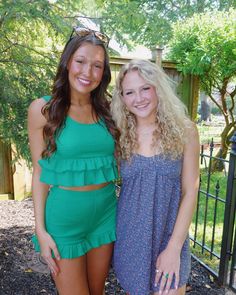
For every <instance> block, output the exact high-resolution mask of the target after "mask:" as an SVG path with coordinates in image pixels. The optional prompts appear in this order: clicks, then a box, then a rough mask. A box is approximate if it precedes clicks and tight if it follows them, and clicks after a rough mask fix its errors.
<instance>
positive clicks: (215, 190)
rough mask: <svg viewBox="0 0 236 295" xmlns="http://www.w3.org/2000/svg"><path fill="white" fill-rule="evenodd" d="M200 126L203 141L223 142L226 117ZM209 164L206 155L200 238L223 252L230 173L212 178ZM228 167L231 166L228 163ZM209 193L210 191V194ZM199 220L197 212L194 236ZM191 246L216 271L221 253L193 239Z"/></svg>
mask: <svg viewBox="0 0 236 295" xmlns="http://www.w3.org/2000/svg"><path fill="white" fill-rule="evenodd" d="M197 127H198V131H199V136H200V143H201V144H204V145H205V144H209V143H210V142H211V140H212V138H213V142H214V143H220V134H221V132H222V131H223V128H224V121H223V120H222V118H220V117H218V116H212V122H210V123H199V124H198V125H197ZM215 153H216V150H214V154H215ZM204 154H208V155H209V150H204ZM208 165H209V158H206V157H205V158H204V161H203V164H202V165H201V167H200V168H201V191H200V192H199V201H198V220H197V231H196V240H197V241H198V242H199V243H202V242H203V239H205V240H204V245H205V246H206V247H207V248H209V249H211V250H213V252H214V253H216V254H217V255H219V256H220V252H221V243H222V235H223V224H224V214H225V203H224V202H222V201H221V200H225V197H226V189H227V177H226V172H225V171H222V172H214V173H210V175H209V177H210V178H208V174H209V171H208ZM225 169H226V170H228V164H227V163H226V165H225ZM206 194H208V196H207V195H206ZM209 194H211V195H213V196H217V198H218V199H217V200H216V198H212V197H210V196H209ZM219 199H221V200H219ZM195 222H196V212H195V214H194V216H193V221H192V223H191V226H190V236H192V237H194V233H195ZM214 224H215V227H214ZM212 245H213V246H212ZM191 248H192V253H193V254H194V255H196V256H197V257H198V258H200V259H201V260H202V261H203V262H204V263H205V264H207V265H208V266H209V267H210V268H212V269H213V270H214V271H215V272H218V270H219V259H218V258H217V257H215V256H212V257H211V256H210V253H209V252H208V251H206V250H204V251H202V248H201V247H200V246H199V245H197V244H195V246H194V243H193V242H192V241H191Z"/></svg>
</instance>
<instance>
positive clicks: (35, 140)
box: [28, 99, 60, 274]
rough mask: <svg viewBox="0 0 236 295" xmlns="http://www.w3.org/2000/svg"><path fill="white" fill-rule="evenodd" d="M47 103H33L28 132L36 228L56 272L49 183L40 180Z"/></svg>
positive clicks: (46, 254) (39, 101) (36, 101)
mask: <svg viewBox="0 0 236 295" xmlns="http://www.w3.org/2000/svg"><path fill="white" fill-rule="evenodd" d="M45 103H46V102H45V101H44V100H43V99H37V100H34V101H33V102H32V103H31V105H30V107H29V110H28V134H29V143H30V151H31V156H32V163H33V177H32V194H33V201H34V214H35V229H36V234H37V237H38V240H39V243H40V248H41V255H42V256H43V257H44V258H45V260H46V261H47V263H48V265H49V267H50V268H51V270H52V271H53V272H54V273H55V274H56V273H57V272H58V268H57V265H56V264H55V262H54V260H53V259H52V255H51V251H52V250H53V251H54V254H55V256H56V257H57V258H58V259H59V258H60V257H59V253H58V251H57V248H56V245H55V242H54V241H53V240H52V238H51V236H50V235H49V234H48V233H47V231H46V229H45V224H44V217H45V216H44V215H45V203H46V199H47V195H48V190H49V185H47V184H45V183H43V182H41V181H40V173H41V167H40V166H39V164H38V160H39V159H41V154H42V151H43V150H44V148H45V142H44V139H43V127H44V126H45V124H46V119H45V117H44V116H43V115H42V113H41V109H42V107H43V106H44V104H45Z"/></svg>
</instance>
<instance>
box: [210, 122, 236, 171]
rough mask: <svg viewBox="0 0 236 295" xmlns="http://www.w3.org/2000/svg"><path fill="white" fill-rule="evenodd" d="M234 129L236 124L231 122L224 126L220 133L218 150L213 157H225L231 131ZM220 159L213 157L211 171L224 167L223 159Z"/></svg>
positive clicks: (231, 134)
mask: <svg viewBox="0 0 236 295" xmlns="http://www.w3.org/2000/svg"><path fill="white" fill-rule="evenodd" d="M235 131H236V126H235V125H233V126H232V124H228V125H226V126H225V128H224V130H223V131H222V133H221V146H220V149H219V151H218V152H217V153H216V155H215V157H216V158H220V159H226V157H227V153H228V149H229V144H230V138H231V137H232V136H233V133H234V132H235ZM220 159H213V160H212V166H211V172H215V171H223V170H224V168H225V163H224V161H222V160H220Z"/></svg>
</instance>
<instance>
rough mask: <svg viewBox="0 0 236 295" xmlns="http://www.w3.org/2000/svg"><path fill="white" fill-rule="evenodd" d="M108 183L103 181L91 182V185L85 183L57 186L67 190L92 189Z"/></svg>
mask: <svg viewBox="0 0 236 295" xmlns="http://www.w3.org/2000/svg"><path fill="white" fill-rule="evenodd" d="M108 184H109V182H105V183H99V184H91V185H85V186H59V188H62V189H64V190H69V191H93V190H97V189H100V188H103V187H104V186H106V185H108Z"/></svg>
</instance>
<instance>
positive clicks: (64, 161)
mask: <svg viewBox="0 0 236 295" xmlns="http://www.w3.org/2000/svg"><path fill="white" fill-rule="evenodd" d="M43 98H44V99H45V100H46V101H49V100H50V96H45V97H43ZM56 145H57V150H56V152H54V153H53V155H52V156H51V157H49V158H44V159H40V160H39V161H38V162H39V164H40V166H41V168H42V170H41V176H40V181H41V182H44V183H47V184H49V185H61V186H84V185H91V184H100V183H104V182H110V181H113V180H115V179H117V178H118V171H117V163H116V160H115V157H114V150H115V143H114V140H113V137H112V136H111V134H110V132H109V131H108V129H107V127H106V125H105V123H104V122H103V120H100V121H99V122H97V123H92V124H83V123H80V122H77V121H75V120H74V119H72V118H71V117H70V116H67V117H66V121H65V126H64V128H63V129H62V130H61V132H60V134H59V135H58V136H57V138H56Z"/></svg>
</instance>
